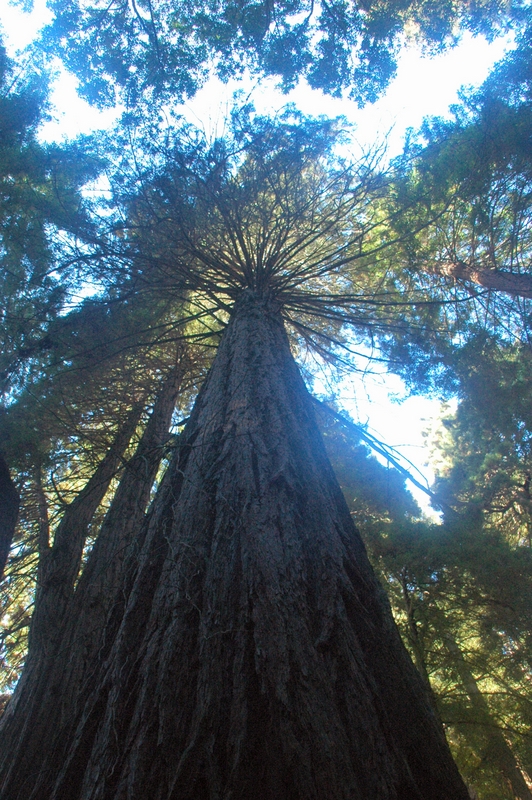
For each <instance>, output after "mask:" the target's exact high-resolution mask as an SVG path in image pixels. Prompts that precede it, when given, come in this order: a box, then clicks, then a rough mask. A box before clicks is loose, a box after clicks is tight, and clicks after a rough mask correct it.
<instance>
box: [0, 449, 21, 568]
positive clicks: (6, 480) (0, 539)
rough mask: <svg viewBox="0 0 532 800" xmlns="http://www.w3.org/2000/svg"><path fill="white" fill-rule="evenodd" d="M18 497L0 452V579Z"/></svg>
mask: <svg viewBox="0 0 532 800" xmlns="http://www.w3.org/2000/svg"><path fill="white" fill-rule="evenodd" d="M19 503H20V498H19V494H18V492H17V490H16V487H15V484H14V483H13V481H12V480H11V475H10V474H9V467H8V466H7V464H6V461H5V459H4V457H3V455H2V453H0V580H1V579H2V577H3V575H4V569H5V566H6V563H7V559H8V558H9V551H10V549H11V542H12V541H13V536H14V533H15V526H16V524H17V518H18V509H19Z"/></svg>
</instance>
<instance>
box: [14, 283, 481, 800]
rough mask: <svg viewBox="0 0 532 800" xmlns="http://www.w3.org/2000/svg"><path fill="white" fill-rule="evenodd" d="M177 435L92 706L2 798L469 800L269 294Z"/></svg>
mask: <svg viewBox="0 0 532 800" xmlns="http://www.w3.org/2000/svg"><path fill="white" fill-rule="evenodd" d="M181 438H182V444H181V447H180V448H179V451H178V454H177V456H176V459H175V460H174V462H173V463H172V465H171V467H170V469H169V470H168V471H167V473H166V476H165V479H164V481H163V484H162V486H161V488H160V490H159V493H158V498H157V501H156V503H155V504H154V506H153V508H152V511H151V514H150V516H149V520H148V523H147V526H146V528H145V530H144V532H143V537H141V538H143V540H144V545H143V549H142V552H141V554H140V556H139V559H138V564H137V566H136V569H135V572H134V573H133V572H132V573H131V575H130V577H129V580H128V581H127V585H125V586H124V587H123V590H122V592H121V593H119V595H118V596H117V598H116V601H115V607H114V609H112V610H111V613H110V615H109V618H108V623H107V626H106V634H107V639H108V645H107V646H106V659H105V661H104V662H103V663H102V665H101V667H98V669H95V671H94V673H93V674H92V675H90V676H89V679H88V680H87V683H86V686H85V688H84V691H83V697H84V704H83V707H82V708H81V710H80V712H79V713H78V714H77V715H76V716H75V717H74V718H73V719H65V718H63V719H57V718H56V720H55V721H51V722H50V725H49V730H48V736H47V739H46V745H45V747H44V758H41V757H40V754H39V753H38V752H37V749H36V748H34V749H33V752H30V753H29V754H27V763H28V764H31V763H32V761H31V759H32V758H34V759H36V761H35V763H36V764H37V766H36V767H34V768H33V770H32V774H31V775H28V774H26V776H25V777H26V778H27V780H26V782H25V783H24V785H23V787H22V789H21V782H20V778H21V774H20V773H19V778H18V781H17V779H16V777H14V776H15V775H16V770H14V771H13V772H12V773H11V775H9V774H8V775H7V777H5V778H4V783H3V794H2V798H3V800H22V799H23V798H24V800H59V799H60V800H82V799H83V800H96V799H97V798H98V800H103V799H104V798H105V799H106V800H147V799H148V798H149V800H178V799H179V800H230V799H231V800H257V798H260V800H325V799H327V800H355V798H360V800H416V799H417V800H421V799H422V798H423V800H467V798H468V793H467V790H466V788H465V786H464V784H463V783H462V781H461V779H460V777H459V774H458V771H457V769H456V767H455V765H454V763H453V761H452V759H451V756H450V753H449V750H448V748H447V745H446V743H445V739H444V736H443V732H442V730H441V728H440V727H439V726H438V724H437V721H436V719H435V717H434V714H433V713H432V710H431V709H430V706H429V704H428V703H427V700H426V696H425V692H424V688H423V684H422V681H421V678H420V677H419V675H418V673H417V671H416V669H415V667H414V666H413V664H412V662H411V661H410V659H409V657H408V655H407V653H406V651H405V649H404V647H403V645H402V643H401V640H400V637H399V634H398V631H397V629H396V628H395V625H394V623H393V620H392V616H391V612H390V609H389V605H388V603H387V600H386V599H385V596H384V594H383V592H382V590H381V588H380V587H379V585H378V583H377V581H376V579H375V577H374V574H373V572H372V570H371V567H370V565H369V562H368V560H367V557H366V553H365V550H364V547H363V544H362V541H361V539H360V537H359V536H358V534H357V532H356V531H355V529H354V527H353V524H352V521H351V518H350V515H349V511H348V509H347V506H346V504H345V500H344V498H343V496H342V493H341V491H340V488H339V487H338V484H337V483H336V480H335V478H334V473H333V472H332V468H331V466H330V464H329V462H328V460H327V457H326V454H325V450H324V447H323V444H322V442H321V438H320V435H319V432H318V429H317V426H316V422H315V419H314V413H313V408H312V403H311V401H310V397H309V395H308V393H307V391H306V389H305V386H304V384H303V381H302V379H301V376H300V374H299V372H298V370H297V367H296V365H295V362H294V361H293V358H292V356H291V354H290V349H289V345H288V340H287V338H286V335H285V333H284V329H283V326H282V321H281V317H280V314H279V310H278V309H276V308H275V307H274V305H273V304H272V303H271V302H270V301H269V300H268V299H267V298H266V299H265V298H261V297H260V296H256V295H254V294H253V293H250V292H246V293H245V294H244V295H243V297H241V298H240V300H239V301H238V303H237V305H236V308H235V311H234V313H233V317H232V320H231V322H230V324H229V326H228V328H227V330H226V332H225V335H224V337H223V341H222V344H221V345H220V348H219V351H218V354H217V356H216V359H215V363H214V365H213V367H212V369H211V372H210V374H209V377H208V379H207V381H206V382H205V385H204V387H203V389H202V391H201V392H200V395H199V397H198V400H197V402H196V404H195V407H194V411H193V413H192V416H191V419H190V421H189V423H188V425H187V429H186V431H185V433H184V434H183V436H182V437H181ZM124 596H125V598H126V599H125V601H124ZM124 603H125V608H124ZM20 713H23V710H21V712H20ZM42 741H43V740H42ZM42 741H41V747H42ZM4 775H6V773H5V772H4Z"/></svg>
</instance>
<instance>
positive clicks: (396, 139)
mask: <svg viewBox="0 0 532 800" xmlns="http://www.w3.org/2000/svg"><path fill="white" fill-rule="evenodd" d="M48 16H49V12H47V10H46V5H45V0H36V3H35V12H34V13H33V14H32V15H28V14H23V13H22V12H21V11H20V9H19V8H15V7H13V6H11V5H9V4H7V3H6V2H5V0H3V3H2V4H1V5H0V24H1V25H2V28H3V32H4V41H5V44H6V46H7V47H8V52H9V53H10V55H14V54H15V52H16V51H17V50H18V49H22V48H23V47H25V46H26V45H27V44H29V43H30V42H31V41H32V39H33V38H34V37H35V36H36V34H37V32H38V29H39V27H40V26H42V25H43V24H45V23H46V21H47V20H48ZM510 47H511V40H509V39H502V40H497V41H495V42H493V43H491V44H489V43H488V42H486V41H485V40H484V39H482V38H476V39H475V38H473V37H472V36H471V35H465V36H464V37H463V39H462V41H461V43H460V44H459V45H458V46H457V47H455V48H454V49H452V50H449V51H448V52H445V53H441V54H439V55H438V56H435V57H432V58H429V57H423V55H422V53H421V51H420V50H419V49H418V48H415V47H412V48H410V49H408V50H406V51H405V52H404V53H403V54H402V55H401V57H400V58H399V62H398V70H397V76H396V78H395V79H394V80H393V81H392V83H391V84H390V87H389V89H388V91H387V92H386V94H385V95H384V96H383V97H382V98H381V99H380V100H379V101H378V102H377V103H375V104H373V105H370V106H366V107H365V108H364V109H362V110H361V109H358V108H357V106H356V104H355V103H353V102H352V101H349V100H346V99H339V98H331V97H327V96H324V95H323V94H322V93H321V92H318V91H314V90H311V89H309V88H308V87H307V88H305V87H298V88H296V89H295V90H293V91H292V92H290V93H289V94H288V95H280V94H279V93H278V92H276V91H275V89H274V87H273V82H271V81H270V82H268V81H267V82H262V83H261V84H257V83H253V82H251V81H250V82H248V83H247V84H243V83H242V82H241V81H240V82H238V83H236V82H235V83H233V82H230V83H229V84H227V85H224V84H222V83H220V82H219V81H217V80H213V81H211V82H210V83H209V84H208V85H207V86H205V87H204V88H203V89H202V90H201V91H200V92H199V93H198V95H197V96H196V97H195V98H194V99H193V100H191V101H189V102H187V103H186V104H185V106H184V109H183V113H184V115H185V116H186V117H187V118H188V119H189V120H190V121H191V122H193V123H194V124H197V125H200V126H201V127H203V128H205V130H206V131H207V133H208V134H211V135H212V134H213V133H215V132H216V130H218V129H219V128H220V126H221V125H223V119H224V117H225V116H226V112H227V110H228V109H229V108H230V105H231V98H232V94H233V92H234V91H235V89H237V88H240V89H241V88H243V89H244V91H245V92H246V93H249V95H250V99H252V100H253V101H254V103H255V105H256V107H257V109H259V110H261V111H262V112H266V111H268V112H269V111H272V112H273V111H277V110H279V109H280V108H281V107H282V106H283V105H285V104H286V103H287V102H294V103H295V104H296V105H297V106H298V107H299V108H300V109H301V111H303V112H304V113H307V114H325V115H327V116H338V115H344V116H345V117H347V119H348V120H349V121H350V122H352V123H353V124H354V125H355V134H354V142H353V145H352V147H353V156H354V157H356V156H358V155H359V154H360V151H362V152H363V151H365V150H368V149H370V148H372V147H374V146H376V145H379V144H381V143H383V142H384V141H386V144H387V148H388V154H389V156H393V155H396V154H398V153H399V152H400V151H401V147H402V143H403V141H404V136H405V132H406V130H407V129H408V128H409V127H411V128H414V129H415V128H418V127H419V126H420V124H421V122H422V121H423V118H424V117H425V116H432V115H437V116H446V115H448V113H449V106H450V105H451V104H452V103H455V102H457V100H458V92H459V90H460V88H461V87H462V86H479V85H480V84H481V83H482V82H483V80H484V79H485V78H486V77H487V75H488V72H489V70H490V68H491V66H492V65H493V63H494V62H495V61H497V60H499V59H500V58H501V57H502V56H503V55H504V53H505V51H507V50H508V48H510ZM52 100H53V103H54V104H55V107H56V109H55V112H54V114H53V117H52V119H51V120H50V121H49V122H47V123H46V124H45V125H44V126H43V129H42V131H41V137H42V138H43V139H44V140H47V141H53V140H58V139H64V138H73V137H75V136H77V135H78V134H81V133H88V132H89V131H91V130H94V129H99V128H105V127H107V126H109V125H111V124H112V123H113V121H114V120H115V119H116V117H117V112H115V111H112V110H108V111H104V112H100V111H97V110H95V109H93V108H91V107H90V106H89V105H88V104H87V103H86V102H84V101H83V100H81V99H80V98H79V97H78V96H77V95H76V79H75V78H74V77H73V76H71V75H67V74H65V72H64V71H60V72H59V77H58V80H57V81H56V85H55V88H54V91H53V95H52ZM339 394H340V402H341V403H342V405H343V406H344V407H345V408H346V409H347V410H348V411H349V413H350V414H351V416H352V417H353V418H354V419H355V420H356V421H358V422H360V423H361V424H364V425H367V426H368V430H369V431H370V432H371V433H372V434H373V435H375V436H376V437H377V438H378V439H380V440H382V441H383V442H385V443H386V444H387V445H388V446H392V447H395V448H397V450H398V451H399V452H400V453H402V454H403V456H404V457H405V458H406V459H407V460H408V461H410V462H412V464H413V465H415V467H416V468H417V469H419V470H420V471H421V473H422V474H423V475H425V476H426V479H427V480H428V482H429V483H430V482H431V481H432V479H433V473H432V470H431V468H430V466H429V465H428V460H429V458H430V447H429V446H428V442H429V441H430V436H429V437H427V430H428V429H429V428H430V427H431V426H434V425H435V424H437V422H436V420H437V419H438V417H439V416H440V414H441V404H440V403H439V401H437V400H434V399H430V398H426V397H407V392H406V390H405V387H404V384H403V383H402V381H401V380H400V379H399V378H398V377H397V376H394V375H389V374H386V373H385V372H382V373H376V374H375V373H372V374H366V375H365V376H364V378H362V377H361V375H360V374H355V375H353V376H352V377H350V378H348V379H346V380H345V381H344V382H343V384H342V385H341V386H340V390H339ZM405 398H406V399H405ZM404 465H405V466H408V464H406V463H405V464H404ZM414 474H415V473H414ZM415 476H416V477H417V478H418V479H419V475H418V474H415ZM409 488H410V489H411V491H412V493H413V494H414V496H415V497H416V499H417V501H418V503H420V505H421V506H422V508H423V509H424V511H425V512H426V513H430V512H429V507H428V503H427V498H426V496H424V495H423V494H422V493H421V492H419V490H415V489H414V488H413V487H409Z"/></svg>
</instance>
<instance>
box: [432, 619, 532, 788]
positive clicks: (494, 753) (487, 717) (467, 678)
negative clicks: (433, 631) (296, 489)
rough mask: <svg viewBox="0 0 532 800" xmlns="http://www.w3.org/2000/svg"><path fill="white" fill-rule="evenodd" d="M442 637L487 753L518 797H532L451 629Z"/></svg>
mask: <svg viewBox="0 0 532 800" xmlns="http://www.w3.org/2000/svg"><path fill="white" fill-rule="evenodd" d="M442 638H443V641H444V643H445V646H446V648H447V650H448V651H449V653H450V655H451V656H452V657H453V665H454V668H455V669H456V671H457V673H458V675H459V677H460V680H461V681H462V685H463V687H464V689H465V690H466V692H467V696H468V697H469V701H470V703H471V706H472V708H473V709H474V711H475V716H476V719H477V720H478V726H479V728H480V729H481V732H482V734H483V737H484V741H485V743H486V756H487V757H488V758H489V760H490V761H491V762H492V763H493V764H494V765H495V766H496V767H497V769H498V770H499V771H500V772H501V774H502V775H503V776H504V778H505V779H506V780H507V781H508V783H509V784H510V786H511V788H512V792H513V793H514V795H515V797H516V798H517V800H532V792H531V791H530V789H529V787H528V785H527V783H526V781H525V778H524V776H523V773H522V772H521V770H520V768H519V765H518V763H517V761H516V759H515V756H514V754H513V753H512V751H511V749H510V746H509V745H508V742H507V741H506V739H505V738H504V736H503V735H502V733H501V731H500V730H499V728H498V727H497V726H496V725H495V723H494V721H493V719H492V717H491V713H490V710H489V706H488V704H487V702H486V699H485V697H484V695H483V694H482V692H481V691H480V689H479V688H478V684H477V682H476V680H475V676H474V675H473V673H472V672H471V669H470V668H469V665H468V663H467V661H466V660H465V658H464V655H463V653H462V651H461V649H460V646H459V645H458V643H457V641H456V639H455V638H454V636H452V634H450V633H444V634H443V636H442Z"/></svg>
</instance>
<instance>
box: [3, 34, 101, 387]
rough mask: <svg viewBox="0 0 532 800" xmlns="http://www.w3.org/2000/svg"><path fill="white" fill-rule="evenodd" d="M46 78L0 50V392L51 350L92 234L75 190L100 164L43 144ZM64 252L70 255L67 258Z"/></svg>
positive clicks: (75, 147) (75, 149) (75, 146)
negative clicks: (85, 240) (25, 71)
mask: <svg viewBox="0 0 532 800" xmlns="http://www.w3.org/2000/svg"><path fill="white" fill-rule="evenodd" d="M46 92H47V84H46V78H45V77H43V76H42V75H38V74H34V75H28V76H24V75H22V74H21V72H20V68H17V67H15V65H14V64H13V63H12V62H10V61H9V59H8V58H7V56H6V52H5V49H4V48H3V47H0V240H1V244H0V298H1V302H0V330H1V331H2V334H1V344H0V351H1V356H0V391H1V392H2V394H5V393H7V392H9V391H11V390H12V389H13V388H14V387H16V386H17V385H18V386H20V385H21V382H22V381H23V379H24V374H25V369H26V366H27V362H28V359H31V358H32V357H37V359H39V358H41V357H42V356H45V355H46V351H47V350H48V349H49V348H50V347H51V344H50V340H49V339H48V338H47V336H46V330H47V325H48V323H49V322H50V321H51V320H53V319H55V318H56V317H57V315H58V314H60V313H61V312H62V309H63V306H64V304H65V300H66V299H67V298H68V296H69V294H70V293H71V292H72V291H73V289H74V288H75V287H78V286H79V276H78V272H79V271H78V270H77V269H76V266H75V259H74V260H73V259H72V251H73V250H74V249H75V248H76V246H77V245H76V241H77V239H78V237H87V236H89V235H90V228H91V226H90V223H89V221H88V217H87V215H86V213H85V212H84V210H83V203H82V198H81V195H80V187H81V186H82V185H83V183H85V182H86V181H87V180H88V179H89V178H91V177H94V175H95V173H96V170H97V169H98V164H97V163H96V162H95V160H94V159H93V158H89V157H88V156H86V155H85V153H84V149H85V148H84V143H83V142H78V143H72V144H70V145H64V146H61V147H59V146H57V145H47V146H44V145H41V144H40V143H39V142H38V140H37V129H38V126H39V124H40V123H41V121H42V120H43V117H44V115H45V113H46V96H47V95H46ZM67 253H68V254H67Z"/></svg>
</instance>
